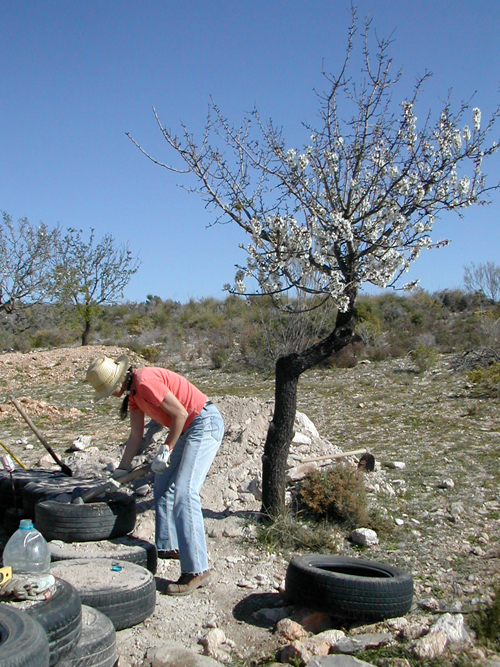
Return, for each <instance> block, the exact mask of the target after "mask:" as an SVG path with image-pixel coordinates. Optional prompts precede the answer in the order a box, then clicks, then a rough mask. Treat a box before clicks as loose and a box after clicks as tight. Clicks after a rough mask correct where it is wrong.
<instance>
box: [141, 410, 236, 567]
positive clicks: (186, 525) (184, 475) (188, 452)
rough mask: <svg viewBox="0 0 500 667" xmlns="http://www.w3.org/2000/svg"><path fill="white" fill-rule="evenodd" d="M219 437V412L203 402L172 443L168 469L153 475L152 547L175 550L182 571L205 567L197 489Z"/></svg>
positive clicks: (205, 474) (222, 433) (210, 461)
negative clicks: (153, 517)
mask: <svg viewBox="0 0 500 667" xmlns="http://www.w3.org/2000/svg"><path fill="white" fill-rule="evenodd" d="M223 436H224V422H223V421H222V417H221V415H220V412H219V411H218V410H217V408H216V407H215V405H212V404H207V405H205V407H204V408H203V410H202V411H201V412H200V414H199V415H198V416H197V417H196V419H195V420H194V421H193V422H192V423H191V424H190V425H189V427H188V428H187V429H186V431H185V432H184V433H183V434H182V435H181V437H180V438H179V440H178V441H177V442H176V444H175V447H174V449H173V451H172V454H171V456H170V463H169V466H168V468H167V469H166V470H165V472H164V473H162V474H161V475H155V488H154V496H155V509H156V546H157V548H158V550H159V551H164V550H165V551H169V550H171V549H178V550H179V556H180V561H181V571H182V572H183V573H184V572H189V573H199V572H204V571H205V570H208V557H207V545H206V541H205V526H204V524H203V512H202V509H201V500H200V490H201V487H202V486H203V482H204V481H205V477H206V476H207V473H208V471H209V469H210V466H211V465H212V462H213V460H214V458H215V455H216V454H217V450H218V449H219V447H220V444H221V442H222V438H223Z"/></svg>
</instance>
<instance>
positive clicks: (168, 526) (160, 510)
mask: <svg viewBox="0 0 500 667" xmlns="http://www.w3.org/2000/svg"><path fill="white" fill-rule="evenodd" d="M176 449H177V447H175V448H174V452H175V450H176ZM175 454H176V456H175V457H174V453H172V455H171V457H170V458H171V460H170V465H169V466H168V468H167V469H166V470H165V472H164V473H162V474H161V475H155V482H154V499H155V526H156V538H155V541H156V548H157V549H158V551H175V550H178V549H179V542H178V539H177V531H176V529H175V521H174V493H175V478H176V476H177V472H178V470H179V464H180V461H181V458H182V452H181V451H179V452H175Z"/></svg>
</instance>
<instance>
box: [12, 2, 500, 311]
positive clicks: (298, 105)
mask: <svg viewBox="0 0 500 667" xmlns="http://www.w3.org/2000/svg"><path fill="white" fill-rule="evenodd" d="M349 6H350V4H349V3H348V2H345V1H338V0H329V1H328V0H303V1H299V0H281V1H278V0H248V1H247V0H231V1H229V0H228V1H226V0H211V1H210V2H208V1H206V2H205V1H201V0H199V1H195V0H184V1H182V2H173V1H170V2H168V1H167V0H163V1H159V0H140V1H139V0H136V1H133V2H132V1H131V0H122V1H121V2H118V1H116V0H54V1H50V0H36V1H35V0H28V1H27V0H15V1H12V0H0V86H1V97H0V100H1V101H0V210H4V211H7V212H8V213H10V214H11V215H12V217H13V218H14V219H17V218H20V217H24V216H26V217H28V219H29V220H30V221H31V222H39V221H43V222H45V223H46V224H47V225H49V226H54V225H56V224H60V225H61V226H62V227H63V228H67V227H76V228H81V229H83V230H84V231H85V230H86V231H88V230H90V228H91V227H93V228H95V230H96V235H97V237H98V238H100V237H101V236H102V235H103V234H105V233H110V234H112V235H113V237H114V238H115V240H116V241H117V242H118V243H124V242H128V243H129V246H130V248H131V250H132V251H133V252H134V253H135V254H138V255H139V257H140V260H141V262H142V264H141V267H140V269H139V271H138V273H137V274H136V276H134V278H133V279H132V281H131V283H130V285H129V286H128V287H127V289H126V291H125V299H130V300H132V301H144V300H145V298H146V296H147V295H148V294H155V295H158V296H160V297H162V298H164V299H167V298H170V299H175V300H178V301H181V302H185V301H186V300H188V299H189V298H202V297H206V296H214V297H216V298H224V296H225V293H224V292H222V286H223V284H224V283H228V282H232V281H233V278H234V265H235V264H236V263H238V262H242V261H244V254H243V253H242V251H240V250H239V249H238V243H239V242H241V241H242V240H243V238H242V237H241V235H240V233H239V232H238V230H237V229H235V228H232V227H231V226H214V227H211V228H208V225H210V223H211V222H212V221H213V214H211V213H210V212H208V211H206V210H205V208H204V205H203V202H202V201H201V200H200V199H198V198H197V197H196V196H195V195H190V194H188V193H187V192H186V191H185V190H184V189H182V188H181V187H179V185H178V184H179V183H184V184H187V182H186V181H182V180H181V179H180V178H179V177H176V176H175V175H173V174H171V173H168V172H167V171H165V170H164V169H161V168H160V167H158V166H155V165H154V164H152V163H151V162H150V161H148V160H147V159H146V158H145V157H144V156H143V155H142V154H141V153H140V152H139V151H138V149H137V148H135V147H134V146H133V144H132V143H131V142H130V140H129V139H128V138H127V137H126V134H125V133H126V132H130V134H131V135H132V136H133V137H134V138H135V139H137V141H139V142H140V143H141V145H143V146H144V148H145V149H146V150H147V151H148V152H150V153H151V154H153V155H154V156H155V157H156V158H158V159H159V160H160V161H170V158H171V157H172V156H171V155H169V153H168V152H167V146H166V143H165V142H164V140H163V139H162V137H161V135H160V131H159V129H158V127H157V125H156V123H155V120H154V117H153V113H152V107H153V106H154V107H155V108H156V109H157V111H158V114H159V116H160V119H161V121H162V123H163V124H164V125H165V126H167V127H169V128H172V129H174V130H177V129H178V128H179V121H180V120H182V121H183V122H184V123H185V124H186V125H187V126H188V128H190V129H192V131H193V132H194V133H195V134H198V135H199V132H200V131H201V129H202V128H203V125H204V122H205V119H206V111H207V105H208V102H209V99H210V97H213V99H214V100H215V101H216V102H217V104H218V105H219V106H220V107H221V109H222V111H223V112H224V114H225V115H226V116H227V117H229V118H230V119H231V120H232V121H233V122H234V123H236V124H239V123H240V122H241V121H242V119H243V117H244V114H245V112H246V111H249V110H251V109H252V108H253V107H254V106H257V107H258V109H259V111H260V114H261V116H262V117H263V118H273V120H274V121H275V122H276V123H277V124H278V125H282V126H283V128H284V134H285V137H286V138H287V144H289V145H290V146H294V147H300V146H302V145H303V144H304V143H306V142H307V141H308V136H309V133H308V132H307V131H305V130H304V129H303V127H302V125H301V123H302V122H311V123H314V121H315V114H316V110H317V100H316V97H315V94H314V90H315V89H316V90H318V91H322V90H323V89H324V85H323V80H322V76H321V71H322V67H324V68H325V70H326V71H331V72H333V73H335V72H336V71H338V68H339V66H340V64H341V62H342V59H343V56H344V53H345V44H346V36H347V28H348V26H349V22H350V14H349ZM357 7H358V14H359V16H360V18H363V17H364V16H369V17H371V18H372V20H373V24H372V25H373V28H374V29H375V30H376V31H377V33H378V34H379V35H380V36H382V37H388V36H389V35H392V36H393V39H394V43H393V45H392V47H391V54H392V57H393V61H394V67H395V68H398V67H402V68H403V85H402V87H401V99H403V97H404V94H405V92H406V91H408V90H409V89H410V88H411V85H412V83H413V82H414V80H415V77H416V76H417V75H418V74H422V73H423V72H424V71H425V70H426V69H427V70H430V71H431V72H432V73H433V78H432V79H431V81H430V82H429V83H428V85H426V87H425V94H424V95H423V96H422V97H421V100H420V104H419V108H417V116H420V117H422V118H423V117H424V116H425V115H426V114H427V111H428V110H429V109H430V108H436V103H437V102H439V100H444V99H445V98H446V97H447V95H448V92H449V91H450V89H451V91H452V99H453V100H454V101H455V102H456V104H458V103H460V101H461V100H462V99H468V98H469V97H470V96H471V95H473V94H474V93H475V97H474V106H479V107H480V108H481V110H482V112H483V119H484V118H485V117H486V116H489V114H490V113H491V112H492V111H493V109H494V108H495V106H496V104H497V102H498V101H500V48H499V46H498V25H500V2H499V1H498V0H481V2H474V1H473V0H454V1H453V2H449V0H413V1H412V2H405V1H404V0H399V1H393V0H360V1H359V2H358V3H357ZM396 94H397V91H396ZM437 106H439V105H437ZM497 134H499V135H500V127H499V128H498V129H497ZM495 138H497V139H498V138H499V137H495ZM495 158H496V160H495V163H494V164H492V165H491V167H489V168H488V169H487V172H488V173H489V175H490V177H491V179H492V181H498V180H499V179H500V164H499V163H500V155H499V154H497V155H496V156H495ZM499 202H500V193H496V194H495V195H494V199H493V203H492V204H491V205H490V206H488V207H481V208H471V209H469V210H468V211H467V213H466V215H465V217H464V219H463V220H461V219H460V218H458V217H457V216H456V215H454V214H449V215H447V216H445V217H443V218H442V221H441V222H440V223H438V224H437V225H436V228H435V234H434V237H435V238H436V239H437V238H444V237H449V238H450V239H451V240H452V243H451V244H450V246H448V247H447V248H444V249H441V250H436V251H433V252H426V253H425V254H424V255H423V256H422V258H421V259H420V260H419V261H418V262H417V263H416V265H415V267H414V269H413V270H412V272H411V273H410V274H409V275H407V276H406V277H405V280H408V279H414V278H417V277H419V278H420V279H421V285H422V287H424V289H426V290H429V291H435V290H439V289H444V288H454V287H459V286H460V285H461V283H462V278H463V267H464V265H467V264H470V263H471V262H475V263H476V264H477V263H479V262H486V261H492V262H495V263H497V258H498V256H499V249H500V235H499V233H498V225H499V219H500V216H499Z"/></svg>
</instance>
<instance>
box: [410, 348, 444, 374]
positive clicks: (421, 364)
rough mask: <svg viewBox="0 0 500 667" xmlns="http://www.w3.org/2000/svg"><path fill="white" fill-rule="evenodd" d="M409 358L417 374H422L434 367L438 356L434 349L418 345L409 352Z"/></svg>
mask: <svg viewBox="0 0 500 667" xmlns="http://www.w3.org/2000/svg"><path fill="white" fill-rule="evenodd" d="M410 358H411V360H412V361H413V363H414V364H415V366H416V367H417V370H418V372H419V373H424V372H425V371H428V370H430V369H431V368H433V367H434V366H435V365H436V363H437V361H438V358H439V355H438V353H437V350H436V349H435V348H434V347H431V346H428V345H423V344H422V343H419V344H418V345H417V347H416V348H415V349H414V350H411V352H410Z"/></svg>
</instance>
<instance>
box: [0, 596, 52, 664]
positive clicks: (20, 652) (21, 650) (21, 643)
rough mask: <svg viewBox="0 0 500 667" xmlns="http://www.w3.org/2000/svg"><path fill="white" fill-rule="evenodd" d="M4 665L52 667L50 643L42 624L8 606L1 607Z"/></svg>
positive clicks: (0, 661) (1, 659) (0, 649)
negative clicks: (50, 666) (50, 665)
mask: <svg viewBox="0 0 500 667" xmlns="http://www.w3.org/2000/svg"><path fill="white" fill-rule="evenodd" d="M0 665H2V667H48V666H49V642H48V639H47V635H46V634H45V632H44V630H43V628H42V626H41V625H40V623H38V621H36V620H35V619H34V618H33V617H32V616H30V615H29V614H26V613H25V612H24V611H21V610H19V609H13V608H11V607H10V606H9V605H7V604H0Z"/></svg>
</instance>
